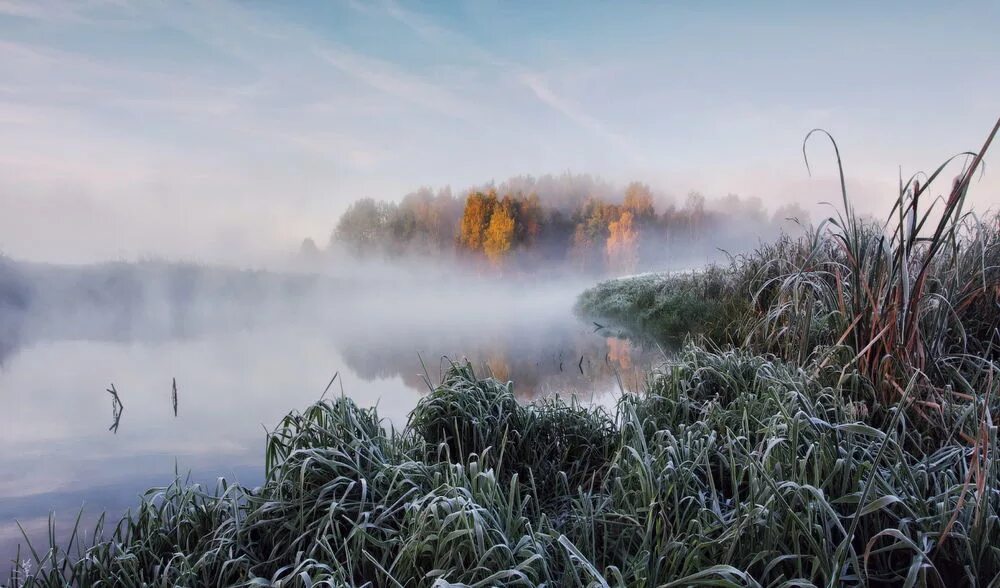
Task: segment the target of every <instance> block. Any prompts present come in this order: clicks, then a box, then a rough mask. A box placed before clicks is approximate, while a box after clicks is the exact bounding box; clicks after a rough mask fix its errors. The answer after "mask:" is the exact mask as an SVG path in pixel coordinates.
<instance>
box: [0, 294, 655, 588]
mask: <svg viewBox="0 0 1000 588" xmlns="http://www.w3.org/2000/svg"><path fill="white" fill-rule="evenodd" d="M589 283H590V282H589V281H582V280H581V281H579V282H570V283H567V282H566V281H565V280H552V281H549V282H542V283H539V282H538V281H518V282H517V283H514V284H508V283H502V282H493V281H488V280H487V281H477V282H475V283H474V284H472V285H469V284H468V283H465V282H462V281H452V282H445V283H443V284H442V283H439V282H433V283H415V282H414V281H413V280H406V281H404V282H394V281H392V280H379V281H377V282H376V283H367V284H365V285H358V286H357V287H354V288H351V289H350V290H349V291H348V290H347V289H344V288H342V287H341V285H339V283H338V286H337V287H329V288H327V287H322V288H319V287H317V288H315V289H311V290H309V291H308V293H307V294H302V293H301V292H300V293H299V294H297V295H295V296H288V297H285V298H281V299H279V300H275V299H274V298H273V297H270V296H269V297H268V300H266V301H257V302H254V301H250V302H248V301H247V300H241V301H239V302H233V303H227V301H226V300H225V299H213V300H208V301H206V300H204V299H200V298H199V295H198V294H195V295H193V296H192V297H190V298H187V299H185V302H184V306H185V312H183V313H179V312H178V309H177V308H173V309H172V310H171V311H170V312H166V313H164V312H163V306H162V304H160V303H159V302H158V303H157V304H149V303H148V302H149V300H148V299H150V298H151V297H150V296H149V295H148V292H147V295H146V296H144V297H142V300H143V303H142V304H136V303H134V301H133V303H131V306H129V310H128V312H127V313H125V314H124V315H123V314H122V313H121V312H120V309H119V308H118V307H116V306H115V305H112V307H113V311H114V312H112V313H110V314H107V315H106V316H105V313H104V311H102V310H94V309H90V310H88V311H87V312H80V311H79V309H77V310H76V311H74V312H73V313H65V314H64V315H63V316H60V315H61V314H63V313H62V312H61V311H60V310H58V308H57V306H58V305H48V306H45V307H41V308H42V309H43V310H39V311H38V314H39V315H44V316H28V317H24V320H23V321H22V322H24V323H25V324H26V325H27V326H25V327H23V328H22V329H21V332H22V333H23V334H24V335H25V336H22V337H19V338H18V340H17V341H16V343H12V342H8V343H7V345H6V347H5V349H6V351H5V352H4V354H3V357H2V361H0V399H2V401H3V406H4V420H5V423H4V426H3V427H0V471H3V472H4V475H3V476H2V477H0V552H2V554H3V555H4V557H3V560H4V564H5V565H4V567H5V568H6V564H7V563H8V562H9V561H10V560H11V559H12V558H13V556H14V550H15V548H16V545H17V544H18V543H22V542H23V540H22V537H21V532H20V530H19V529H18V527H17V523H16V521H20V523H21V524H22V525H23V526H24V527H25V529H26V530H27V532H28V533H29V535H31V536H32V537H37V538H39V540H40V541H41V540H42V538H44V536H45V533H46V528H47V524H48V517H49V513H53V514H54V516H55V520H56V524H57V534H59V535H60V536H64V535H65V534H66V533H67V532H68V531H69V528H70V527H71V526H72V523H73V520H74V519H75V517H76V516H77V514H78V513H79V512H80V509H81V508H82V509H83V512H84V521H85V524H84V528H89V527H92V525H93V522H94V520H95V519H96V517H97V516H98V515H99V514H100V513H101V512H105V511H106V512H107V513H108V516H109V518H110V519H112V520H117V518H118V517H119V516H120V515H121V514H122V513H123V512H124V511H125V510H126V509H128V508H130V507H134V506H135V505H136V504H137V502H138V496H139V495H140V494H141V493H142V492H143V491H145V490H146V489H148V488H150V487H154V486H161V485H165V484H167V483H169V482H171V481H172V480H173V478H174V475H175V472H177V473H179V474H180V475H181V476H184V477H187V476H190V477H191V478H192V479H193V480H195V481H198V482H201V483H204V484H207V485H208V486H209V487H213V486H214V484H215V482H216V480H217V479H218V478H220V477H224V478H226V479H227V480H229V481H231V482H239V483H242V484H245V485H249V486H253V485H256V484H259V483H260V482H261V480H262V477H263V448H264V442H265V430H264V429H265V428H268V429H269V428H271V427H273V426H274V425H276V424H277V423H278V422H279V421H280V419H281V418H282V417H283V416H284V415H285V414H286V413H288V412H289V411H291V410H296V409H303V408H305V407H306V406H308V405H309V404H310V403H312V402H315V401H316V400H317V399H319V398H320V397H321V395H322V394H323V392H324V388H326V386H327V384H328V382H329V381H330V379H331V377H332V376H333V375H334V374H337V379H336V380H335V381H334V384H333V385H332V386H331V387H330V390H329V391H327V395H328V396H329V395H339V394H341V393H343V394H345V395H347V396H349V397H350V398H352V399H354V400H355V401H356V402H357V403H358V404H359V405H361V406H373V405H377V406H378V410H379V413H380V415H382V416H383V417H385V418H386V419H387V421H388V423H391V424H392V425H394V426H396V427H402V426H404V425H405V424H406V418H407V415H408V413H409V411H410V410H411V409H412V408H413V407H414V405H415V404H416V403H417V401H418V400H419V399H420V398H421V396H422V395H424V394H426V393H427V392H428V387H427V385H426V382H425V379H426V378H429V379H430V381H431V382H432V383H435V384H436V383H437V382H438V380H439V377H440V373H441V371H442V369H443V368H444V366H446V365H447V361H449V359H445V358H450V359H453V360H456V361H457V360H462V359H463V358H468V360H469V361H471V362H472V363H473V365H474V366H475V367H476V369H477V372H478V373H482V374H487V373H492V374H494V375H495V376H496V377H498V378H501V379H504V380H507V379H510V380H513V381H514V382H515V391H516V392H517V394H518V396H519V397H520V398H522V399H524V400H526V401H527V400H531V399H533V398H538V397H542V396H547V395H553V394H561V395H563V396H568V395H569V394H575V395H576V396H577V398H579V399H580V400H581V401H583V402H587V403H590V402H594V403H604V404H610V403H613V401H614V398H615V394H616V392H617V390H619V388H620V386H621V387H624V388H626V389H635V388H637V387H639V386H640V385H641V382H642V379H643V377H644V376H643V374H644V373H645V371H646V370H648V368H649V367H650V366H651V365H652V364H654V363H657V362H659V361H660V360H661V358H662V355H661V354H660V353H659V352H658V351H654V350H649V349H638V348H636V347H634V346H633V345H632V344H630V343H629V342H628V341H627V340H625V339H621V338H618V337H617V336H615V335H616V334H614V333H610V334H609V333H607V332H606V331H604V330H599V332H595V329H596V327H595V326H594V325H593V324H587V323H584V322H582V321H580V320H579V319H577V318H576V317H574V316H573V314H572V312H571V307H572V303H573V300H574V298H575V296H576V294H577V293H578V292H579V291H581V290H582V289H583V288H584V287H586V286H587V285H588V284H589ZM206 296H207V295H206ZM211 296H213V297H218V293H215V292H213V293H212V294H211ZM80 316H85V317H86V318H87V320H86V321H81V320H80ZM123 316H124V317H125V318H122V317H123ZM179 316H183V317H185V318H184V323H185V324H183V325H178V324H173V323H175V322H176V321H177V320H178V319H177V317H179ZM220 317H225V320H221V319H220ZM109 322H110V323H112V324H113V327H109V326H108V323H109ZM71 323H72V324H71ZM33 325H34V326H33ZM81 325H82V326H81ZM421 360H422V361H421ZM425 368H426V372H425ZM174 379H176V382H177V390H178V393H177V401H178V405H177V414H176V416H175V415H174V409H173V403H172V382H173V380H174ZM619 382H620V383H619ZM111 384H114V386H115V390H116V391H117V392H118V394H119V397H120V399H121V403H122V405H123V409H122V411H121V415H120V419H119V421H118V427H117V430H116V431H112V430H109V427H111V426H112V424H113V422H114V418H113V416H114V415H113V412H112V396H111V395H110V394H109V393H108V392H107V391H106V389H107V388H108V387H110V386H111ZM388 423H387V424H388ZM43 543H44V541H43ZM8 554H9V555H8ZM2 573H3V574H4V576H3V577H6V573H7V572H6V571H3V572H2Z"/></svg>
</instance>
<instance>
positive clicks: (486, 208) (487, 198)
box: [458, 192, 496, 251]
mask: <svg viewBox="0 0 1000 588" xmlns="http://www.w3.org/2000/svg"><path fill="white" fill-rule="evenodd" d="M495 206H496V195H495V194H489V195H487V194H483V193H482V192H473V193H472V194H469V197H468V198H466V200H465V210H463V211H462V221H461V224H460V226H459V232H458V242H459V244H460V245H462V246H464V247H465V248H466V249H469V250H470V251H478V250H480V249H482V248H483V241H484V239H485V234H486V230H487V228H488V227H489V224H490V216H491V214H492V212H493V208H494V207H495Z"/></svg>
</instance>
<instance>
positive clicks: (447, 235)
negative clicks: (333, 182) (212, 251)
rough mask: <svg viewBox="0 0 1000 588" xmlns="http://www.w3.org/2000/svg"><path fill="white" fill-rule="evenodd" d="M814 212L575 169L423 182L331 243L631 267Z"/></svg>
mask: <svg viewBox="0 0 1000 588" xmlns="http://www.w3.org/2000/svg"><path fill="white" fill-rule="evenodd" d="M658 208H659V210H658ZM805 217H806V214H805V213H804V211H803V210H802V209H801V208H799V207H798V206H796V205H791V206H785V207H782V208H779V209H778V210H776V211H775V212H774V213H773V214H771V213H768V211H767V210H766V209H765V208H764V206H763V204H762V202H761V201H760V199H758V198H741V197H739V196H736V195H729V196H726V197H724V198H721V199H716V200H713V201H709V200H708V199H706V198H705V197H704V196H703V195H701V194H698V193H691V194H689V195H688V196H687V198H686V199H685V200H684V202H683V203H682V204H680V205H676V204H674V203H671V202H669V201H667V200H666V199H664V198H662V197H658V196H657V195H655V194H654V193H653V191H652V190H651V189H650V187H649V186H647V185H646V184H643V183H640V182H632V183H630V184H629V185H628V186H626V187H625V189H624V190H622V191H619V190H616V189H615V188H614V187H613V186H611V185H609V184H607V183H604V182H602V181H600V180H597V179H594V178H592V177H590V176H577V175H568V174H567V175H563V176H543V177H541V178H531V177H517V178H512V179H510V180H507V181H506V182H504V183H502V184H500V185H492V184H491V185H487V186H483V187H480V188H474V189H471V190H469V191H467V192H465V193H464V195H463V196H456V195H454V194H452V192H451V190H450V189H447V188H446V189H443V190H438V191H436V192H435V191H433V190H431V189H429V188H423V189H421V190H418V191H416V192H413V193H410V194H408V195H406V196H405V197H404V198H403V199H402V200H400V201H399V202H393V201H378V200H374V199H372V198H363V199H361V200H358V201H356V202H354V203H353V204H351V205H350V207H348V209H347V211H346V212H344V214H343V215H342V216H341V217H340V220H339V221H338V223H337V226H336V229H335V230H334V231H333V234H332V235H331V237H330V245H331V247H335V248H336V247H342V248H346V249H347V250H348V251H350V252H351V253H353V254H355V255H358V256H384V257H390V258H391V257H400V256H405V255H430V256H435V257H442V256H451V257H454V258H457V259H461V260H463V261H467V262H470V263H473V264H479V265H481V266H482V267H488V268H492V269H496V270H511V269H529V270H530V269H534V268H539V267H543V266H546V265H548V266H551V264H552V263H553V262H555V263H558V264H561V265H566V266H569V267H572V268H573V269H575V270H578V271H584V272H591V273H615V274H624V273H632V272H635V271H637V270H640V269H646V268H652V267H657V266H658V265H659V266H662V264H663V262H664V261H665V260H668V259H669V260H673V261H675V262H676V261H678V260H683V259H685V258H691V259H695V258H704V257H705V256H706V255H709V256H711V254H712V253H718V249H717V248H720V247H721V248H726V247H730V248H734V249H737V250H739V249H740V248H743V247H746V246H753V245H755V244H756V243H757V242H758V241H759V240H760V239H762V238H764V239H766V238H770V237H772V236H774V235H776V234H777V233H778V232H780V231H781V230H783V229H786V228H788V227H789V226H790V223H791V222H792V221H790V220H789V219H797V220H800V221H802V222H805V221H806V220H807V219H806V218H805ZM306 247H307V248H312V247H313V244H311V243H310V244H309V245H307V246H306Z"/></svg>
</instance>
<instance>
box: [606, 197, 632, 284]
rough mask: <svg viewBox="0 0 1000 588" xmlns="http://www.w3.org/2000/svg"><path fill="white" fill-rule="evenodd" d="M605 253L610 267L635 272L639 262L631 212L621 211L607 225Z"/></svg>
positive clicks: (620, 271) (619, 270)
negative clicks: (614, 219)
mask: <svg viewBox="0 0 1000 588" xmlns="http://www.w3.org/2000/svg"><path fill="white" fill-rule="evenodd" d="M605 254H606V255H607V260H608V267H609V268H610V269H612V270H615V271H617V272H619V273H625V274H630V273H634V272H635V267H636V265H637V264H638V262H639V236H638V234H637V233H636V229H635V226H634V222H633V218H632V213H631V212H628V211H625V212H623V213H621V216H619V217H618V220H616V221H612V222H611V223H610V224H609V225H608V240H607V242H606V244H605Z"/></svg>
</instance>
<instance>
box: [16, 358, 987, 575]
mask: <svg viewBox="0 0 1000 588" xmlns="http://www.w3.org/2000/svg"><path fill="white" fill-rule="evenodd" d="M817 367H818V366H816V365H807V366H796V365H793V364H791V363H788V362H784V361H781V360H778V359H776V358H774V357H770V356H763V355H754V354H750V353H747V352H744V351H727V352H710V351H706V350H704V349H701V348H699V347H696V346H689V347H687V348H686V349H685V350H684V351H683V352H682V354H681V355H680V356H679V357H678V358H677V360H676V361H674V362H673V363H671V364H668V365H665V366H663V367H662V368H660V369H657V370H655V371H654V372H652V373H651V374H650V375H649V378H648V380H647V382H646V384H645V390H644V391H643V392H641V393H639V394H624V395H622V396H621V398H619V400H618V402H617V404H616V405H615V406H614V407H613V409H612V410H611V411H610V412H606V411H605V410H604V409H601V408H589V407H583V406H580V405H578V404H575V403H572V402H570V403H564V402H561V401H558V400H549V401H546V402H545V403H542V404H529V405H519V404H517V403H516V402H514V401H513V397H512V390H511V386H510V384H509V383H504V382H499V381H497V380H494V379H492V378H488V377H487V378H480V377H478V376H476V374H475V373H474V372H473V370H472V368H471V367H470V366H469V365H467V364H461V365H460V364H456V365H453V366H452V367H451V368H450V369H449V370H448V371H447V373H446V374H445V376H444V380H443V382H442V384H441V385H440V386H439V387H438V388H437V389H436V390H435V391H434V392H432V393H431V394H429V395H428V396H427V397H425V398H424V399H422V400H421V401H420V403H419V404H418V406H417V407H416V409H415V410H414V411H413V413H412V416H411V419H410V422H409V424H408V426H407V427H406V428H405V429H404V430H402V431H395V430H393V429H391V428H387V427H386V426H384V424H383V423H382V422H381V421H380V419H379V417H378V414H377V412H376V411H375V410H374V409H361V408H358V407H357V406H356V405H355V404H354V403H353V402H352V401H351V400H349V399H346V398H340V399H336V400H328V401H322V402H319V403H317V404H315V405H313V406H311V407H309V408H308V409H307V410H306V411H304V412H302V413H292V414H291V415H289V416H288V417H287V418H285V419H284V420H283V421H282V423H281V424H280V425H279V426H278V427H277V428H276V429H275V431H274V432H272V433H271V434H270V435H269V437H268V443H267V449H266V464H267V475H266V481H265V482H264V484H263V485H262V486H261V487H259V488H255V489H249V488H244V487H240V486H226V485H225V484H222V485H220V487H219V488H218V489H217V490H216V491H215V492H211V493H209V492H205V491H204V490H202V489H201V488H199V487H196V486H195V487H192V486H187V485H185V484H183V483H180V482H177V483H175V484H172V485H170V486H168V487H166V488H162V489H157V490H153V491H150V493H148V494H147V495H146V496H145V497H144V499H143V501H142V502H141V503H140V506H139V508H138V509H137V510H136V511H135V512H133V513H131V514H129V515H128V516H126V517H125V518H124V519H123V520H122V521H121V522H120V523H119V524H118V525H117V526H116V527H115V528H114V529H113V530H110V532H103V531H102V529H101V528H98V529H97V530H96V531H94V532H92V533H87V534H86V536H87V537H88V539H87V540H86V541H85V540H84V535H85V534H84V533H82V532H81V533H78V534H76V536H75V538H74V539H73V540H72V541H70V545H68V546H67V547H66V548H60V547H59V546H58V545H56V544H55V542H54V541H53V542H52V544H51V545H49V546H47V547H46V548H45V549H36V550H34V551H32V552H31V553H33V554H34V555H33V556H32V557H33V560H34V561H33V565H32V566H31V568H32V569H33V570H34V572H33V574H32V575H30V576H28V577H20V578H12V579H11V585H13V586H66V585H79V586H98V585H122V586H139V585H150V586H168V585H169V586H173V585H186V586H190V585H200V586H209V585H211V586H222V585H227V586H228V585H241V586H268V585H274V586H310V585H325V586H345V585H369V586H430V585H432V584H434V583H435V582H439V585H469V586H495V585H508V586H541V585H547V586H581V585H583V586H587V585H591V586H692V585H706V586H707V585H713V586H809V585H815V586H822V585H838V584H840V583H848V584H856V583H861V582H868V583H872V584H885V585H899V584H906V583H909V584H910V585H912V584H913V583H919V584H928V585H946V584H947V585H955V584H956V583H958V584H963V585H969V586H981V585H982V586H986V585H990V583H991V582H994V581H1000V550H998V543H997V539H1000V519H998V516H997V515H998V514H1000V513H998V509H1000V493H998V492H997V487H998V485H997V479H996V478H997V470H996V468H994V467H993V466H992V464H991V462H990V461H989V460H985V459H983V457H984V456H981V455H980V456H975V455H973V456H972V457H971V459H970V453H969V450H968V448H967V447H965V446H961V445H952V446H949V447H943V448H941V449H939V450H937V451H935V452H932V453H928V454H922V453H914V452H911V451H908V450H907V448H906V444H905V443H904V442H903V440H902V439H903V435H904V434H905V431H904V430H903V429H904V426H903V424H902V421H901V420H899V419H897V420H896V424H895V426H893V427H890V428H888V429H886V430H879V429H878V428H876V427H875V426H873V424H872V423H871V422H870V421H869V417H870V416H871V415H870V414H869V413H867V412H866V411H865V410H864V408H863V405H862V403H860V402H858V401H855V400H852V399H851V398H850V397H848V396H846V395H845V394H843V391H842V389H841V388H840V387H838V386H839V383H840V373H839V370H837V369H834V368H829V367H823V368H819V369H816V368H817ZM814 374H815V375H814ZM994 388H995V385H994V387H993V388H991V389H990V390H989V392H991V393H995V389H994ZM987 435H989V436H990V440H991V442H992V441H995V439H993V437H995V435H996V432H995V430H994V429H991V430H990V431H988V432H987ZM977 470H978V471H977ZM970 479H977V480H979V482H980V485H979V486H975V485H970V484H969V483H968V481H969V480H970ZM95 537H97V538H96V539H95Z"/></svg>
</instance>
